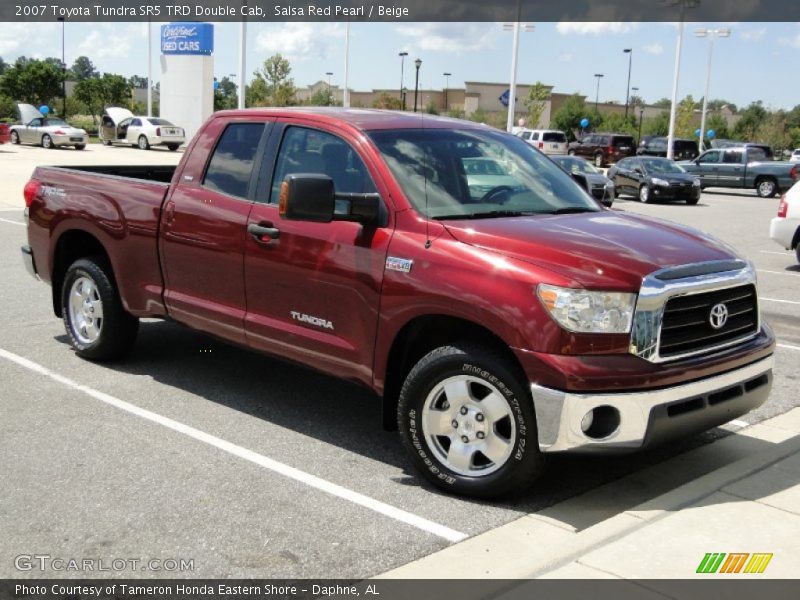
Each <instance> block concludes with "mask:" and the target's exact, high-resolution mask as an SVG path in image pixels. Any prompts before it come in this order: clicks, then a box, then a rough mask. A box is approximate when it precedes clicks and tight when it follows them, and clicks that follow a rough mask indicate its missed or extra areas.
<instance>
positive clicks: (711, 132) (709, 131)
mask: <svg viewBox="0 0 800 600" xmlns="http://www.w3.org/2000/svg"><path fill="white" fill-rule="evenodd" d="M706 135H707V136H708V139H710V140H713V139H714V138H715V137H716V136H717V132H716V131H714V130H713V129H709V130H708V133H706Z"/></svg>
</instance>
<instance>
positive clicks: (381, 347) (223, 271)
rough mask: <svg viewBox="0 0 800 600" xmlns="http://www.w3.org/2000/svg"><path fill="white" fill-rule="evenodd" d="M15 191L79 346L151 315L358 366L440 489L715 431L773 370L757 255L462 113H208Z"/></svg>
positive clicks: (94, 348)
mask: <svg viewBox="0 0 800 600" xmlns="http://www.w3.org/2000/svg"><path fill="white" fill-rule="evenodd" d="M476 159H477V160H490V161H492V162H493V163H495V164H496V165H497V166H498V168H499V170H498V171H497V172H494V171H493V173H494V174H493V175H481V176H480V177H474V176H472V175H471V174H470V170H469V169H468V168H465V165H468V164H469V163H471V162H475V160H476ZM24 196H25V204H26V209H25V215H26V220H27V222H28V244H27V245H25V246H24V247H23V248H22V256H23V258H24V262H25V265H26V267H27V269H28V271H29V272H30V273H31V274H32V275H34V276H36V277H38V278H40V279H41V280H43V281H45V282H47V283H49V284H50V285H51V288H52V305H53V311H54V312H55V314H56V316H58V317H61V318H62V319H63V322H64V326H65V328H66V332H67V336H68V338H69V340H70V342H71V345H72V348H73V349H74V352H75V353H76V354H77V355H78V356H80V357H82V358H84V359H88V360H92V361H110V360H115V359H120V358H122V357H123V356H124V355H125V354H126V353H128V352H129V351H130V350H131V349H132V347H133V346H134V343H135V339H136V334H137V328H138V326H139V320H140V319H142V318H145V317H156V318H164V319H172V320H174V321H177V322H179V323H182V324H184V325H186V326H188V327H191V328H194V329H197V330H200V331H203V332H206V333H208V334H211V335H213V336H215V337H217V338H221V339H224V340H227V341H229V342H231V343H233V344H238V345H241V346H245V347H248V348H251V349H253V350H255V351H258V352H262V353H265V354H268V355H271V356H273V357H277V358H280V359H284V360H287V361H292V362H295V363H299V364H302V365H306V366H308V367H310V368H313V369H316V370H319V371H322V372H324V373H328V374H330V375H333V376H335V377H339V378H342V379H346V380H349V381H353V382H357V383H359V384H361V385H363V386H365V387H367V388H370V389H371V390H374V392H375V393H376V394H377V397H378V398H379V399H380V401H381V402H382V405H383V414H384V419H383V421H384V426H385V427H386V428H387V429H391V428H398V429H399V431H400V435H401V439H402V443H403V445H404V446H405V448H406V450H407V451H408V455H409V457H410V461H411V463H413V464H414V465H415V466H416V467H417V468H418V469H419V471H420V473H421V474H422V476H423V477H424V478H426V479H427V480H429V481H430V482H431V483H432V484H433V485H434V486H437V487H438V488H441V489H443V490H446V491H448V492H451V493H457V494H463V495H468V496H473V497H483V498H485V497H494V496H500V495H503V494H507V493H510V492H518V491H519V490H523V489H527V488H528V487H529V486H531V485H532V484H533V482H534V481H535V480H536V479H537V477H538V475H539V474H540V472H541V470H542V467H543V464H544V459H545V457H546V456H547V455H548V454H551V453H557V452H591V453H594V452H625V451H628V452H629V451H636V450H641V449H643V448H646V447H650V446H652V445H655V444H662V443H665V442H669V441H670V440H674V439H675V438H678V437H682V436H688V435H691V434H693V433H696V432H700V431H704V430H707V429H709V428H712V427H715V426H717V425H720V424H723V423H725V422H728V421H730V420H732V419H735V418H737V417H739V416H741V415H743V414H745V413H747V412H748V411H750V410H752V409H754V408H756V407H758V406H759V405H761V404H762V403H763V402H764V401H765V400H766V399H767V397H768V395H769V392H770V388H771V386H772V369H773V351H774V346H775V340H774V336H773V334H772V332H771V330H770V329H769V328H768V327H767V325H765V324H764V323H763V322H762V320H761V317H760V313H759V306H758V294H757V290H756V273H755V270H754V268H753V265H752V264H751V263H749V262H748V261H746V260H743V259H742V258H740V257H739V256H737V255H736V253H735V251H734V250H733V249H732V248H730V247H729V246H727V245H725V244H723V243H721V242H719V241H716V240H714V239H711V238H710V237H709V236H707V235H705V234H703V233H701V232H699V231H697V230H694V229H689V228H687V227H682V226H679V225H675V224H670V223H667V222H664V221H659V220H654V219H650V218H647V217H644V216H637V215H633V214H627V213H624V212H618V211H612V210H609V209H607V208H605V207H603V206H602V205H600V204H599V203H597V202H596V201H595V200H594V199H592V198H591V197H590V196H589V195H588V194H587V193H586V192H585V191H584V190H583V189H582V188H581V187H580V186H579V185H578V184H577V183H576V182H575V181H574V180H573V179H572V178H571V177H570V176H569V175H568V174H567V173H565V172H564V171H563V170H562V169H560V168H559V167H558V166H557V165H555V164H554V163H553V162H551V161H550V159H549V158H547V157H546V156H545V155H544V154H542V153H540V152H539V151H538V150H536V149H535V148H532V147H531V146H529V145H528V144H526V143H525V142H524V141H523V140H521V139H519V138H517V137H515V136H512V135H510V134H506V133H502V132H499V131H496V130H494V129H491V128H489V127H486V126H483V125H479V124H476V123H470V122H465V121H460V120H454V119H447V118H440V117H434V116H429V115H424V116H422V115H419V114H407V113H399V112H387V111H377V110H354V109H353V110H351V109H336V108H314V109H308V108H298V109H251V110H246V111H222V112H218V113H215V114H214V115H213V116H212V117H211V118H210V119H209V120H208V121H207V122H206V123H205V124H204V125H203V127H202V128H201V130H200V131H199V133H198V134H197V135H196V137H195V138H194V139H193V140H192V142H191V143H190V145H189V147H188V149H187V151H186V153H185V154H184V156H183V158H182V159H181V161H180V163H179V164H178V166H177V167H165V166H152V167H148V166H130V167H117V166H115V167H110V166H109V167H105V166H85V167H39V168H37V169H36V170H35V171H34V173H33V175H32V178H31V180H30V181H29V182H28V183H27V185H26V186H25V190H24Z"/></svg>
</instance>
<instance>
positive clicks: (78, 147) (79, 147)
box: [75, 144, 86, 150]
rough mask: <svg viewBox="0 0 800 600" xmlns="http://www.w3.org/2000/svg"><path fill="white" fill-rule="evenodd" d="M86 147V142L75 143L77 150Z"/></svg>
mask: <svg viewBox="0 0 800 600" xmlns="http://www.w3.org/2000/svg"><path fill="white" fill-rule="evenodd" d="M84 148H86V144H75V150H83V149H84Z"/></svg>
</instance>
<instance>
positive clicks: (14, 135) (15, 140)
mask: <svg viewBox="0 0 800 600" xmlns="http://www.w3.org/2000/svg"><path fill="white" fill-rule="evenodd" d="M11 143H12V144H16V145H17V146H18V145H19V134H18V133H17V132H16V131H12V132H11Z"/></svg>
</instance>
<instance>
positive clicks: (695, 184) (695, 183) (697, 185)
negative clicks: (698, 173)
mask: <svg viewBox="0 0 800 600" xmlns="http://www.w3.org/2000/svg"><path fill="white" fill-rule="evenodd" d="M692 184H693V185H694V187H700V180H699V179H695V180H694V181H693V182H692Z"/></svg>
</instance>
